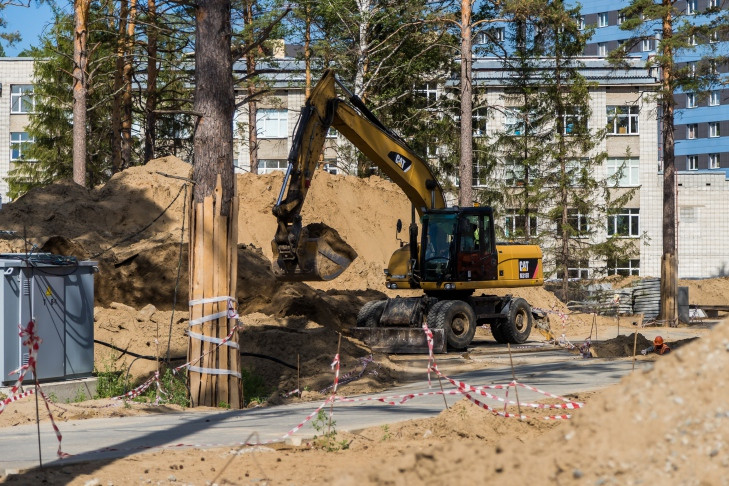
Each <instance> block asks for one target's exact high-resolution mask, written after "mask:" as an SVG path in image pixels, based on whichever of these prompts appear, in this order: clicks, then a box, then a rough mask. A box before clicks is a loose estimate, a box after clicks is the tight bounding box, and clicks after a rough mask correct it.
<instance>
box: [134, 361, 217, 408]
mask: <svg viewBox="0 0 729 486" xmlns="http://www.w3.org/2000/svg"><path fill="white" fill-rule="evenodd" d="M160 388H161V389H162V392H163V393H160V394H159V402H158V403H159V404H160V405H164V404H173V405H179V406H180V407H183V408H185V407H189V406H190V398H189V395H188V390H187V372H184V371H183V372H179V373H177V374H175V373H173V372H172V369H171V368H166V369H165V370H164V372H162V374H161V376H160ZM157 398H158V396H157V387H156V385H152V386H150V387H149V388H148V389H147V391H146V392H145V393H144V394H143V395H142V396H140V397H139V399H141V401H145V402H152V401H155V400H157ZM226 408H229V407H226Z"/></svg>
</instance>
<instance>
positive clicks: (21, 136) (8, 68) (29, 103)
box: [0, 57, 35, 202]
mask: <svg viewBox="0 0 729 486" xmlns="http://www.w3.org/2000/svg"><path fill="white" fill-rule="evenodd" d="M34 110H35V99H34V97H33V59H32V58H27V57H0V147H8V148H9V150H0V198H2V201H3V202H7V201H8V196H7V194H8V182H7V179H6V178H7V175H8V172H10V170H11V169H12V168H13V164H14V163H17V162H18V161H20V160H22V159H23V152H24V151H25V150H27V147H28V144H30V143H32V142H33V141H32V139H31V138H30V137H29V136H28V133H27V132H26V127H27V125H28V123H29V119H28V117H29V115H30V114H31V113H32V112H33V111H34Z"/></svg>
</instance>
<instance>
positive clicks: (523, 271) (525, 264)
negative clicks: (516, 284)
mask: <svg viewBox="0 0 729 486" xmlns="http://www.w3.org/2000/svg"><path fill="white" fill-rule="evenodd" d="M529 277H530V276H529V260H519V278H529Z"/></svg>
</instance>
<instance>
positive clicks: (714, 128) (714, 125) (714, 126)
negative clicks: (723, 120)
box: [709, 122, 721, 137]
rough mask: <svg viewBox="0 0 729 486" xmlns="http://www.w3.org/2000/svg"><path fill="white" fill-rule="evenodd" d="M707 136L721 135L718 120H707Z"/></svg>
mask: <svg viewBox="0 0 729 486" xmlns="http://www.w3.org/2000/svg"><path fill="white" fill-rule="evenodd" d="M709 136H710V137H721V129H720V128H719V122H709Z"/></svg>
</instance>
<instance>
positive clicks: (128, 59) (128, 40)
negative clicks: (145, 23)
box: [121, 0, 137, 170]
mask: <svg viewBox="0 0 729 486" xmlns="http://www.w3.org/2000/svg"><path fill="white" fill-rule="evenodd" d="M136 17H137V0H131V4H130V6H129V20H128V22H127V29H126V33H125V35H124V37H123V39H124V55H123V61H124V64H123V68H122V83H123V86H124V88H123V90H122V99H121V107H122V118H121V159H122V160H121V162H122V166H121V168H122V170H123V169H126V168H127V167H130V166H131V165H132V51H133V49H134V29H135V26H136Z"/></svg>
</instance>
